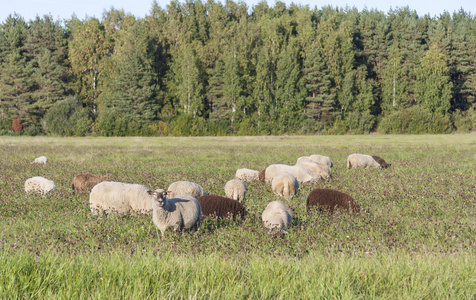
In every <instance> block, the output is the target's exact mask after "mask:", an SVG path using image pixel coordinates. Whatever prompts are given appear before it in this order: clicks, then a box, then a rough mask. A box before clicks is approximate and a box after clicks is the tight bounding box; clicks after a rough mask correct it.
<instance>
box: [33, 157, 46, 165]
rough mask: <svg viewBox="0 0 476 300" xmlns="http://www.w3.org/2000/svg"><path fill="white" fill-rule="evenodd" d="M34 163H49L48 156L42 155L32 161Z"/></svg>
mask: <svg viewBox="0 0 476 300" xmlns="http://www.w3.org/2000/svg"><path fill="white" fill-rule="evenodd" d="M31 163H32V164H45V165H46V164H47V163H48V158H47V157H46V156H40V157H37V158H35V160H34V161H32V162H31Z"/></svg>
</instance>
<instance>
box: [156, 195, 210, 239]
mask: <svg viewBox="0 0 476 300" xmlns="http://www.w3.org/2000/svg"><path fill="white" fill-rule="evenodd" d="M148 194H149V197H150V198H151V203H152V208H153V213H152V221H153V222H154V224H155V226H157V228H158V229H159V230H160V232H161V233H162V236H164V234H165V230H166V229H167V227H173V228H174V230H175V231H178V230H181V229H189V228H191V227H193V226H198V224H200V216H201V214H202V208H201V206H200V203H199V202H198V200H197V199H196V198H195V197H193V196H191V195H189V194H183V195H178V196H176V197H175V198H171V199H168V198H167V192H166V191H164V190H155V191H148Z"/></svg>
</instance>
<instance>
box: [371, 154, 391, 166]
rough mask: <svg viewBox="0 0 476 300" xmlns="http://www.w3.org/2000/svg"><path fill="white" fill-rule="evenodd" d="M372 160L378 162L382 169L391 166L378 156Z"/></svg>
mask: <svg viewBox="0 0 476 300" xmlns="http://www.w3.org/2000/svg"><path fill="white" fill-rule="evenodd" d="M372 158H373V159H375V161H376V162H378V163H379V164H380V165H381V166H382V168H388V167H390V166H391V165H392V164H387V162H386V161H385V160H384V159H383V158H381V157H379V156H374V155H373V156H372Z"/></svg>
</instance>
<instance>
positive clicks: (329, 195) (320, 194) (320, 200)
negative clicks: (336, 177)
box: [306, 189, 360, 214]
mask: <svg viewBox="0 0 476 300" xmlns="http://www.w3.org/2000/svg"><path fill="white" fill-rule="evenodd" d="M313 206H317V207H318V208H319V210H320V211H324V210H325V211H328V212H329V213H331V214H333V213H334V210H335V209H343V210H346V211H348V210H349V209H351V210H352V212H354V213H358V212H360V206H359V205H358V204H357V203H356V202H355V200H354V198H352V197H351V196H350V195H348V194H346V193H342V192H339V191H335V190H331V189H315V190H313V191H311V192H310V193H309V196H308V197H307V202H306V207H307V210H310V209H311V208H312V207H313Z"/></svg>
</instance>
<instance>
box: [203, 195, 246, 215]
mask: <svg viewBox="0 0 476 300" xmlns="http://www.w3.org/2000/svg"><path fill="white" fill-rule="evenodd" d="M198 202H200V206H201V207H202V214H203V215H204V216H207V217H208V216H211V215H215V216H217V217H226V216H227V215H228V214H231V215H233V218H236V217H237V216H240V217H241V218H244V217H245V216H246V215H247V214H248V212H247V211H246V208H245V207H244V206H243V204H241V203H240V202H238V201H236V200H233V199H230V198H226V197H222V196H217V195H205V196H201V197H200V198H198Z"/></svg>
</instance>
